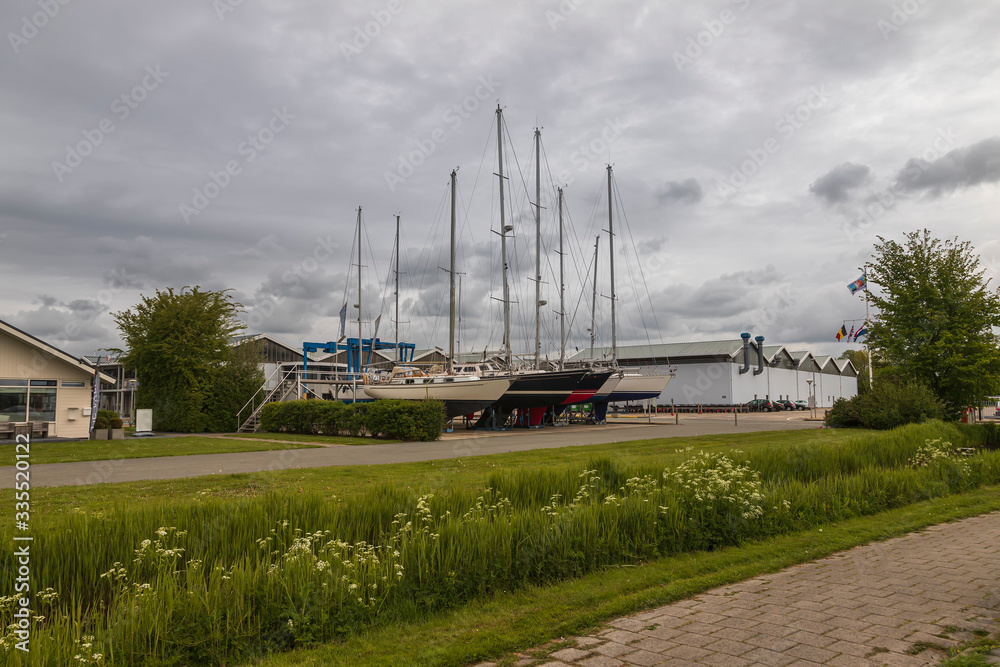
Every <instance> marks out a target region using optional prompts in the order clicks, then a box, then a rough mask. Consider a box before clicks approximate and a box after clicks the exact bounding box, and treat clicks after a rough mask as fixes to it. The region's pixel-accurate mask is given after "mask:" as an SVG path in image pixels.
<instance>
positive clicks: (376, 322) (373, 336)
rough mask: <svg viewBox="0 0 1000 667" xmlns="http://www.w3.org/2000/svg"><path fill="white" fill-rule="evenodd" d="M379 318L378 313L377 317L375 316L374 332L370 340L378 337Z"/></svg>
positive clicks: (380, 317)
mask: <svg viewBox="0 0 1000 667" xmlns="http://www.w3.org/2000/svg"><path fill="white" fill-rule="evenodd" d="M381 319H382V316H381V315H379V316H378V317H376V318H375V333H373V334H372V340H375V339H376V338H378V323H379V320H381Z"/></svg>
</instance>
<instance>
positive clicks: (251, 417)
mask: <svg viewBox="0 0 1000 667" xmlns="http://www.w3.org/2000/svg"><path fill="white" fill-rule="evenodd" d="M279 375H280V376H281V378H280V379H279V380H278V381H277V382H276V383H275V384H274V386H273V387H272V388H271V389H268V388H267V387H268V385H269V384H271V382H272V381H274V380H275V378H276V376H279ZM298 385H299V382H298V371H297V370H296V369H295V368H294V367H293V368H289V369H282V368H281V367H280V366H279V367H278V368H275V369H274V372H272V373H271V375H270V376H268V378H267V379H266V380H264V384H262V385H261V386H260V389H258V390H257V391H256V393H254V395H253V396H252V397H251V398H250V400H249V401H247V403H246V405H244V406H243V407H242V408H240V411H239V412H238V413H236V422H237V423H239V424H240V427H239V428H238V429H237V430H236V432H237V433H256V432H257V431H259V430H260V412H261V410H263V409H264V406H265V405H267V404H268V403H274V402H275V401H284V400H287V399H288V397H289V395H290V394H293V393H294V394H295V395H297V394H298ZM248 411H249V414H248V416H247V417H246V418H245V419H244V418H243V415H244V414H245V413H247V412H248ZM241 420H242V421H241Z"/></svg>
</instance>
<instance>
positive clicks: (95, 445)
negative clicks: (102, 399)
mask: <svg viewBox="0 0 1000 667" xmlns="http://www.w3.org/2000/svg"><path fill="white" fill-rule="evenodd" d="M311 447H313V446H312V445H302V444H295V443H282V442H267V441H254V440H235V439H228V438H213V437H204V436H178V437H171V438H129V439H126V440H78V441H71V442H33V443H31V463H32V465H40V464H43V463H70V462H78V461H106V460H111V459H142V458H149V457H155V456H190V455H192V454H229V453H231V452H260V451H269V450H280V449H305V448H311ZM4 450H5V451H4ZM0 451H3V454H2V458H0V462H2V463H3V464H5V465H10V466H12V465H14V462H15V458H14V454H15V451H14V443H13V442H11V443H10V444H9V445H0ZM33 493H38V490H36V491H34V492H33Z"/></svg>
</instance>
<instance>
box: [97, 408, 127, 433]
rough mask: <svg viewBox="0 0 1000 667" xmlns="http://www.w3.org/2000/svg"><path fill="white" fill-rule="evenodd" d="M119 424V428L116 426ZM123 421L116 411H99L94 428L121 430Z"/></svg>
mask: <svg viewBox="0 0 1000 667" xmlns="http://www.w3.org/2000/svg"><path fill="white" fill-rule="evenodd" d="M115 424H117V426H115ZM121 427H122V420H121V418H120V417H119V416H118V413H117V412H115V411H114V410H98V411H97V419H95V420H94V428H102V429H103V428H121Z"/></svg>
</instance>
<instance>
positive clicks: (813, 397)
mask: <svg viewBox="0 0 1000 667" xmlns="http://www.w3.org/2000/svg"><path fill="white" fill-rule="evenodd" d="M806 384H807V385H809V407H810V408H812V416H813V419H815V418H816V395H815V394H814V393H813V381H812V380H806Z"/></svg>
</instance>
